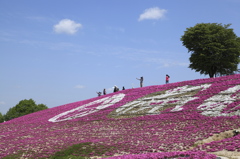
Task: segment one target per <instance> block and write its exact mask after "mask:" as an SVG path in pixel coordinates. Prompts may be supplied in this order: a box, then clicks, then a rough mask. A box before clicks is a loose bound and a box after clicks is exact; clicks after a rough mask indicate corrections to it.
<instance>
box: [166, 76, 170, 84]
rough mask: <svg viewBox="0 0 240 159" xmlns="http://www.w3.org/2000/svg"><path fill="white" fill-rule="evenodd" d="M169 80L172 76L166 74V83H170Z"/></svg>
mask: <svg viewBox="0 0 240 159" xmlns="http://www.w3.org/2000/svg"><path fill="white" fill-rule="evenodd" d="M169 80H170V76H169V75H168V74H166V84H167V83H169Z"/></svg>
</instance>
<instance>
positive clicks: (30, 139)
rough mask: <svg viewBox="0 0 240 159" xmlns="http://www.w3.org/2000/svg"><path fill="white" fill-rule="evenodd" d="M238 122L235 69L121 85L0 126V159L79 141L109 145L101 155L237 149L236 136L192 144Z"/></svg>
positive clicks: (40, 153) (239, 80)
mask: <svg viewBox="0 0 240 159" xmlns="http://www.w3.org/2000/svg"><path fill="white" fill-rule="evenodd" d="M239 119H240V75H239V74H237V75H231V76H224V77H218V78H210V79H198V80H192V81H184V82H178V83H171V84H167V85H156V86H148V87H142V88H135V89H126V90H123V91H119V92H117V93H111V94H107V95H104V96H100V97H96V98H92V99H88V100H84V101H79V102H74V103H69V104H65V105H61V106H58V107H54V108H51V109H47V110H43V111H40V112H36V113H33V114H29V115H26V116H23V117H20V118H16V119H13V120H11V121H8V122H5V123H2V124H0V158H1V157H4V156H7V155H10V154H14V153H18V152H20V151H21V152H25V153H23V154H24V156H23V157H25V158H31V157H34V158H41V157H48V156H51V155H52V154H54V153H55V152H57V151H59V150H61V149H64V148H66V147H68V146H71V145H73V144H77V143H83V142H92V143H96V144H101V145H106V147H114V148H112V149H109V150H108V151H107V152H106V154H105V155H108V156H113V155H114V154H119V155H121V154H122V155H125V157H127V158H137V156H138V155H142V157H144V156H145V157H146V156H148V157H149V156H151V157H152V158H154V157H155V158H156V157H159V156H164V155H165V156H167V157H174V156H178V155H181V154H182V153H183V152H185V155H190V156H191V155H193V156H194V158H197V156H201V155H202V156H205V157H206V156H207V157H209V156H210V157H209V158H211V157H213V158H214V155H211V154H208V153H213V152H216V151H220V150H223V149H225V150H228V151H236V152H240V147H239V145H240V140H239V135H237V136H228V137H227V138H224V139H221V140H218V141H212V142H209V143H202V144H199V145H198V144H196V142H197V141H201V140H203V139H206V138H208V137H210V136H212V135H214V134H218V133H221V132H224V131H228V130H234V129H239V128H240V120H239ZM94 155H95V154H94V153H93V154H92V156H94ZM113 158H114V157H113ZM115 158H116V157H115ZM146 158H147V157H146ZM199 158H201V157H199Z"/></svg>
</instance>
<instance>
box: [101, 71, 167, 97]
mask: <svg viewBox="0 0 240 159" xmlns="http://www.w3.org/2000/svg"><path fill="white" fill-rule="evenodd" d="M136 79H137V80H139V81H140V87H143V76H142V77H140V78H136ZM169 80H170V76H169V75H168V74H166V84H168V83H169ZM122 90H125V87H124V86H123V88H122ZM118 91H119V88H118V87H117V86H116V85H115V86H114V88H113V92H118ZM97 94H98V96H101V95H102V92H97ZM106 94H107V92H106V89H105V88H104V89H103V95H106Z"/></svg>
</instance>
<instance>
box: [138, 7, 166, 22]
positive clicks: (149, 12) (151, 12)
mask: <svg viewBox="0 0 240 159" xmlns="http://www.w3.org/2000/svg"><path fill="white" fill-rule="evenodd" d="M166 13H167V10H165V9H160V8H158V7H154V8H148V9H145V11H144V12H143V13H142V14H141V15H140V16H139V18H138V21H142V20H147V19H156V20H157V19H161V18H164V17H165V14H166Z"/></svg>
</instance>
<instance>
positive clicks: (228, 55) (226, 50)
mask: <svg viewBox="0 0 240 159" xmlns="http://www.w3.org/2000/svg"><path fill="white" fill-rule="evenodd" d="M229 26H230V24H227V25H222V24H218V23H199V24H196V25H195V26H194V27H190V28H187V29H186V31H185V32H184V35H183V36H182V37H181V41H182V44H183V46H185V47H186V48H187V49H188V52H190V53H191V56H190V58H189V60H190V65H189V68H191V69H192V70H195V71H196V72H200V74H205V75H209V77H214V75H217V74H220V75H229V74H232V73H233V72H234V71H236V70H237V67H238V63H239V56H240V38H239V37H237V36H236V34H235V33H234V32H233V29H231V28H229Z"/></svg>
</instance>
